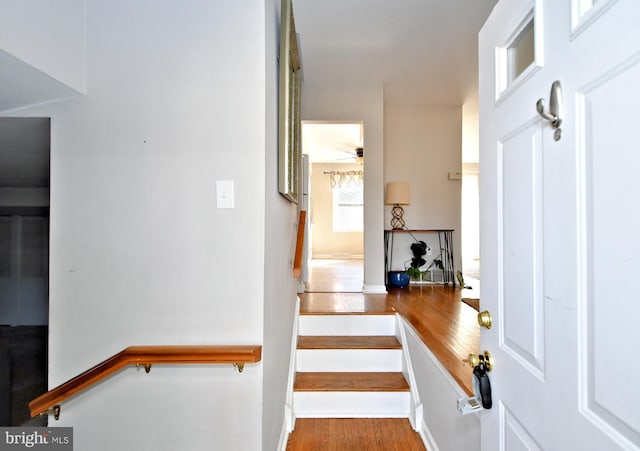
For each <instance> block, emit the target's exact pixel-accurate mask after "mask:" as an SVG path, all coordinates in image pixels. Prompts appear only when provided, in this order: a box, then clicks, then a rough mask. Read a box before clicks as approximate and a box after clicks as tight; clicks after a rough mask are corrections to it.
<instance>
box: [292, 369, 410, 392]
mask: <svg viewBox="0 0 640 451" xmlns="http://www.w3.org/2000/svg"><path fill="white" fill-rule="evenodd" d="M293 390H294V391H339V392H369V391H378V392H405V391H409V384H408V383H407V380H406V379H405V378H404V375H403V374H402V373H397V372H357V373H352V372H298V373H296V380H295V382H294V384H293Z"/></svg>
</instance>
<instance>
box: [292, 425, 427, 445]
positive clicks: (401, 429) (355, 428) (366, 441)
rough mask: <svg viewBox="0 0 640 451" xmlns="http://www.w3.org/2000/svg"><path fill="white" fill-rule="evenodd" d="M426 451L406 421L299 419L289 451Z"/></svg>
mask: <svg viewBox="0 0 640 451" xmlns="http://www.w3.org/2000/svg"><path fill="white" fill-rule="evenodd" d="M347 450H352V451H425V450H426V448H425V447H424V445H423V444H422V441H421V440H420V436H419V435H418V434H417V433H416V432H415V431H414V430H413V429H412V428H411V425H410V424H409V421H408V420H407V419H404V418H299V419H298V420H296V428H295V430H294V431H293V432H292V433H291V435H290V436H289V441H288V443H287V451H347Z"/></svg>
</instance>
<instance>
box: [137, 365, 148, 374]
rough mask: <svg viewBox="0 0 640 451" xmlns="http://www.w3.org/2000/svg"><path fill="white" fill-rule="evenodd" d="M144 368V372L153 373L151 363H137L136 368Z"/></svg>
mask: <svg viewBox="0 0 640 451" xmlns="http://www.w3.org/2000/svg"><path fill="white" fill-rule="evenodd" d="M141 366H143V367H144V372H145V373H147V374H149V373H150V372H151V364H150V363H136V368H140V367H141Z"/></svg>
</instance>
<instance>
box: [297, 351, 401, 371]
mask: <svg viewBox="0 0 640 451" xmlns="http://www.w3.org/2000/svg"><path fill="white" fill-rule="evenodd" d="M296 360H297V362H296V366H297V370H298V371H354V372H359V371H396V372H398V371H402V350H401V349H299V350H298V351H297V356H296Z"/></svg>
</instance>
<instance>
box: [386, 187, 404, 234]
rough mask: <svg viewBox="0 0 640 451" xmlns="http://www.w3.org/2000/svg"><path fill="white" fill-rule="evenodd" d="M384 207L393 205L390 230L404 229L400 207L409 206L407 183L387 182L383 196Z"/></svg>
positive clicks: (402, 213) (402, 212)
mask: <svg viewBox="0 0 640 451" xmlns="http://www.w3.org/2000/svg"><path fill="white" fill-rule="evenodd" d="M384 203H385V205H393V208H392V209H391V216H392V218H391V228H392V229H393V230H402V229H404V228H405V226H404V219H403V218H402V216H403V215H404V210H403V209H402V207H401V206H400V205H409V184H408V183H407V182H389V183H387V189H386V193H385V196H384Z"/></svg>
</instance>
